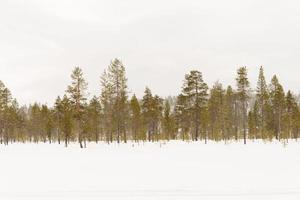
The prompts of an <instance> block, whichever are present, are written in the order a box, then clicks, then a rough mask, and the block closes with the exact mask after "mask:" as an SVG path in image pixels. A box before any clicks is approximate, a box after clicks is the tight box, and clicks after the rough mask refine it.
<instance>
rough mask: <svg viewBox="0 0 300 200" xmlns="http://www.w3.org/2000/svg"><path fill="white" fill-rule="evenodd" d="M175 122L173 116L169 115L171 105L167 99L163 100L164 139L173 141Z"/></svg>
mask: <svg viewBox="0 0 300 200" xmlns="http://www.w3.org/2000/svg"><path fill="white" fill-rule="evenodd" d="M174 132H175V121H174V116H173V115H172V113H171V105H170V101H169V100H168V99H166V100H165V104H164V112H163V133H164V136H165V137H164V139H166V140H170V139H172V140H173V139H175V135H174Z"/></svg>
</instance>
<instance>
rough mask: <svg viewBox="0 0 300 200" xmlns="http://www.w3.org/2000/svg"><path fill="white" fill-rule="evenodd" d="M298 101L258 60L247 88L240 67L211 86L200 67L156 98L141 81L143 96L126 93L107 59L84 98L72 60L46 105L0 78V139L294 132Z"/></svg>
mask: <svg viewBox="0 0 300 200" xmlns="http://www.w3.org/2000/svg"><path fill="white" fill-rule="evenodd" d="M299 111H300V107H299V102H298V101H297V98H296V96H295V95H293V94H292V92H291V91H288V92H287V93H285V92H284V89H283V87H282V85H281V84H280V82H279V80H278V78H277V76H273V78H272V80H271V82H270V83H269V84H267V82H266V79H265V76H264V71H263V68H262V67H261V68H260V72H259V76H258V82H257V88H256V89H255V90H251V89H250V83H249V80H248V77H247V68H246V67H241V68H239V69H238V70H237V75H236V86H235V87H232V86H227V87H223V85H222V84H221V83H219V82H216V83H215V84H214V85H213V86H212V87H211V88H209V87H208V85H207V84H206V83H205V82H204V80H203V77H202V73H201V72H199V71H197V70H194V71H190V72H189V73H188V74H186V75H185V77H184V82H183V86H182V91H181V94H179V95H178V96H177V97H168V98H162V97H160V96H158V95H154V94H153V93H152V92H151V90H150V89H149V88H148V87H146V89H145V93H144V96H143V97H142V98H141V99H138V98H137V97H136V96H135V95H134V94H133V95H132V96H129V92H128V87H127V78H126V74H125V67H124V66H123V64H122V62H121V61H120V60H118V59H114V60H112V61H111V63H110V65H109V66H108V68H107V69H106V70H105V71H104V72H103V74H102V75H101V94H100V95H99V96H94V97H93V98H92V99H90V100H88V99H87V82H86V80H85V78H84V75H83V72H82V70H81V69H80V68H79V67H76V68H75V69H74V70H73V72H72V74H71V83H70V85H69V86H68V87H67V90H66V94H65V95H64V96H62V97H57V99H56V101H55V104H54V105H53V106H52V107H49V106H47V105H40V104H38V103H34V104H32V105H29V106H28V107H27V106H22V107H20V106H19V105H18V103H17V101H16V100H15V99H13V98H12V95H11V93H10V91H9V89H8V88H7V87H5V85H4V84H3V83H2V82H0V142H1V144H6V145H7V144H9V143H13V142H35V143H38V142H49V143H52V142H58V143H59V144H60V143H62V144H64V145H65V146H68V144H69V143H70V142H75V141H76V142H79V144H80V147H81V148H83V147H86V144H87V142H97V143H98V142H99V141H105V142H107V143H111V142H114V141H116V142H118V143H119V142H125V143H126V142H127V141H128V140H131V141H135V142H139V141H150V142H151V141H159V140H185V141H188V140H193V141H197V140H203V141H205V143H206V142H207V141H209V140H213V141H225V142H226V141H231V140H243V142H244V143H245V144H246V142H247V139H251V140H255V139H262V140H269V141H271V140H273V139H276V140H280V141H283V142H288V140H289V139H297V138H298V137H299V130H300V112H299Z"/></svg>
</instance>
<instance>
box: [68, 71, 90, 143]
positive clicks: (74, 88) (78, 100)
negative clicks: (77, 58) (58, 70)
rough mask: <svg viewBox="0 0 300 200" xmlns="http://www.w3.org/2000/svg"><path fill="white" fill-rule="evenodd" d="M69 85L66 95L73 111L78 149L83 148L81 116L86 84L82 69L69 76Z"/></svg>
mask: <svg viewBox="0 0 300 200" xmlns="http://www.w3.org/2000/svg"><path fill="white" fill-rule="evenodd" d="M71 79H72V82H71V85H69V86H68V89H67V93H68V94H69V98H70V100H71V103H72V106H73V110H74V118H75V121H76V130H77V135H78V142H79V144H80V148H83V145H82V139H83V136H82V130H81V127H82V116H83V113H84V104H85V103H86V95H87V94H86V90H87V82H86V81H85V79H84V77H83V72H82V69H81V68H79V67H75V69H74V70H73V72H72V75H71Z"/></svg>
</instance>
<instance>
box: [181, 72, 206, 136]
mask: <svg viewBox="0 0 300 200" xmlns="http://www.w3.org/2000/svg"><path fill="white" fill-rule="evenodd" d="M207 90H208V86H207V84H206V83H204V81H203V78H202V73H201V72H199V71H196V70H194V71H190V73H189V74H186V75H185V80H184V84H183V87H182V95H183V96H184V97H185V98H184V99H185V100H186V101H187V103H186V104H185V105H186V106H187V109H188V110H189V112H190V113H191V119H190V120H191V121H192V122H193V126H194V130H195V131H194V134H192V139H193V140H196V141H197V140H198V138H199V133H200V117H201V110H202V108H203V107H205V105H206V103H207V96H208V94H207Z"/></svg>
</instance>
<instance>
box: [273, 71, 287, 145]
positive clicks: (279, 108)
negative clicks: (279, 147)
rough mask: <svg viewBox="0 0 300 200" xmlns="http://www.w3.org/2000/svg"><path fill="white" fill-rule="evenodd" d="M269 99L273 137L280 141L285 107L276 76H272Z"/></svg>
mask: <svg viewBox="0 0 300 200" xmlns="http://www.w3.org/2000/svg"><path fill="white" fill-rule="evenodd" d="M270 97H271V105H272V110H273V120H274V121H273V123H274V126H273V130H274V132H275V137H276V139H277V140H280V137H281V131H282V117H283V111H284V105H285V94H284V90H283V87H282V86H281V84H280V83H279V81H278V78H277V76H276V75H275V76H273V78H272V80H271V85H270Z"/></svg>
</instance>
